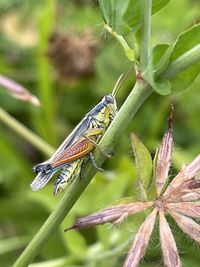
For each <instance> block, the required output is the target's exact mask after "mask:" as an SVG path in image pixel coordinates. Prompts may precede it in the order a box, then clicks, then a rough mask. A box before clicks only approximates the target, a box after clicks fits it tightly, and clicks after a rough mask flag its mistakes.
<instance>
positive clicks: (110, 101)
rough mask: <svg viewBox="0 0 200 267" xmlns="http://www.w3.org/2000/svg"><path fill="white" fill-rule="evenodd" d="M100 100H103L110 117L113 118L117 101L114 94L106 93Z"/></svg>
mask: <svg viewBox="0 0 200 267" xmlns="http://www.w3.org/2000/svg"><path fill="white" fill-rule="evenodd" d="M102 101H103V102H104V104H105V106H107V107H109V108H110V115H111V117H112V118H114V117H115V116H116V113H117V102H116V99H115V96H114V95H112V94H110V95H106V96H104V98H103V99H102Z"/></svg>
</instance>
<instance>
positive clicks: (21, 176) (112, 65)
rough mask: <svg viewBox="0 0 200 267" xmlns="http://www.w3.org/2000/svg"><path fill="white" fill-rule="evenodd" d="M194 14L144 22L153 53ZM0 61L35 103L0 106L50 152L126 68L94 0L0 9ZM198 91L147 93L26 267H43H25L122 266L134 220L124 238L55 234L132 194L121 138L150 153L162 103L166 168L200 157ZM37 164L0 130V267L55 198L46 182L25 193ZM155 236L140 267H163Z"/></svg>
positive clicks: (180, 7) (195, 255)
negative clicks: (169, 131) (169, 151)
mask: <svg viewBox="0 0 200 267" xmlns="http://www.w3.org/2000/svg"><path fill="white" fill-rule="evenodd" d="M199 15H200V4H199V1H198V0H196V1H195V0H182V1H178V0H173V1H171V2H170V3H169V4H168V5H167V6H165V7H164V8H163V9H162V10H161V11H160V12H158V13H157V14H155V15H154V16H153V26H152V27H153V33H152V46H154V45H156V44H157V43H166V42H172V41H174V40H175V38H176V37H177V35H178V34H179V33H180V32H182V31H184V30H186V29H187V28H189V27H190V26H191V25H193V24H195V23H196V22H198V21H199V20H200V17H199ZM131 41H132V40H131V39H129V42H130V43H131ZM72 44H76V45H77V47H80V54H79V53H78V52H77V50H73V49H71V48H70V47H71V46H72ZM0 55H1V56H0V73H2V74H4V75H7V76H8V77H10V78H12V79H14V80H15V81H16V82H18V83H21V84H22V85H23V86H24V87H26V88H27V89H28V90H29V91H30V92H31V93H32V94H34V95H36V96H37V97H38V98H39V99H40V101H41V104H42V105H41V107H39V108H38V107H34V106H31V104H29V103H24V102H20V101H17V100H16V99H14V98H11V97H10V96H8V95H6V94H5V93H4V91H3V90H1V88H0V105H1V107H2V108H3V109H5V110H6V111H7V112H9V113H10V114H11V115H12V116H13V117H15V118H16V119H18V120H19V121H20V122H22V123H23V124H24V125H26V126H27V127H28V128H29V129H31V130H32V131H33V132H35V133H37V134H38V135H39V136H41V137H42V138H43V139H44V140H45V141H47V142H48V143H49V144H50V145H52V146H54V147H55V148H56V147H57V146H58V145H59V144H60V143H61V141H62V140H63V139H64V138H65V137H66V136H67V134H68V133H69V132H70V131H71V130H72V129H73V127H74V126H75V125H76V124H77V123H78V122H79V121H80V119H81V118H82V117H83V116H84V114H85V113H87V112H88V111H89V110H90V108H91V107H92V106H94V104H95V103H97V102H98V101H99V100H100V99H101V97H102V96H103V95H105V94H107V93H110V92H111V90H112V88H113V86H114V84H115V82H116V80H117V78H118V77H119V75H120V74H121V73H122V72H127V71H128V70H129V69H130V66H131V65H130V63H129V62H128V60H127V59H126V58H125V56H124V54H123V51H122V50H121V48H120V46H119V45H118V44H117V43H116V41H115V40H113V39H112V38H110V36H107V35H105V33H104V31H103V25H102V19H101V14H100V10H99V7H98V3H97V1H94V0H93V1H92V0H74V1H67V0H57V1H56V0H50V1H48V0H46V1H45V0H43V1H39V0H26V1H22V0H9V1H7V0H0ZM82 55H83V59H81V60H82V61H83V62H80V58H82ZM80 64H82V65H81V66H82V67H80ZM77 68H80V69H78V70H77ZM133 80H134V77H130V78H129V79H128V81H127V82H125V84H124V86H123V88H122V89H121V91H120V92H119V95H118V99H117V100H118V104H119V106H120V105H121V104H122V103H123V100H124V99H125V98H126V96H127V94H128V92H129V91H130V90H131V86H132V85H133ZM199 88H200V79H199V77H198V78H197V80H196V81H195V82H194V83H193V84H192V85H191V86H190V88H189V89H187V90H185V91H183V92H182V93H179V94H176V95H173V96H167V97H162V96H158V95H155V94H154V95H152V96H151V97H150V98H149V99H148V101H146V103H145V104H144V105H143V106H142V108H141V109H140V110H139V112H138V113H137V115H136V117H135V118H134V121H133V122H132V123H131V124H130V125H129V127H128V129H127V130H126V131H125V132H124V134H123V136H122V137H121V139H120V141H119V142H118V145H117V147H116V149H115V157H114V158H113V159H112V160H111V161H107V162H106V163H105V165H104V169H106V172H105V173H103V174H102V173H98V174H97V175H96V177H95V179H94V180H93V181H92V183H91V184H90V186H89V187H88V189H87V190H86V191H85V192H84V194H83V195H82V196H81V198H80V199H79V200H78V202H77V203H76V205H75V206H74V208H73V209H72V211H71V212H70V215H69V216H68V217H67V219H65V221H64V222H63V223H62V225H61V226H60V228H59V229H58V230H57V231H56V232H55V234H54V235H53V236H52V238H51V239H50V240H49V241H48V242H47V244H46V245H45V246H44V248H43V249H42V250H41V251H40V254H39V255H38V256H37V258H36V260H35V261H36V262H42V261H43V262H46V263H45V264H46V265H45V264H44V263H37V264H33V265H31V266H38V267H39V266H41V267H42V266H60V267H61V266H87V267H88V266H89V267H90V266H91V267H92V266H102V267H106V266H113V267H117V266H122V262H123V261H124V258H125V254H126V252H127V251H128V247H127V246H126V242H127V239H129V236H130V232H135V231H136V229H137V227H138V225H139V223H140V222H141V220H142V219H143V218H142V216H141V218H139V217H138V216H137V220H136V219H135V220H134V219H133V222H132V224H131V227H128V229H115V228H113V227H110V225H104V226H99V227H97V228H96V229H87V230H84V231H80V232H76V231H71V232H68V233H67V234H64V232H63V229H64V228H66V227H68V226H69V225H70V224H71V223H73V221H74V219H75V218H77V217H80V216H83V215H86V214H88V213H91V212H94V211H97V210H99V209H101V208H103V207H105V206H106V205H108V204H110V203H112V202H114V201H116V200H117V199H119V198H121V197H130V196H135V195H136V193H135V190H134V189H135V180H136V178H137V177H136V171H135V166H134V159H133V152H132V150H131V146H130V132H135V133H136V134H137V135H138V136H139V137H140V139H141V140H142V141H143V142H144V144H145V145H146V146H147V147H148V148H149V149H150V151H152V152H154V150H155V148H156V147H157V146H158V144H159V142H160V140H161V138H162V135H163V133H164V131H165V129H166V118H167V114H168V112H169V108H170V103H173V104H174V108H175V116H174V117H175V118H174V139H175V154H174V161H173V164H174V167H175V169H176V168H180V166H181V165H182V164H183V163H187V162H189V161H190V160H192V159H193V158H194V156H196V155H197V154H199V151H200V124H199V116H200V104H199V103H200V101H199ZM46 158H47V156H46V155H45V154H44V153H42V152H41V151H39V150H38V149H36V148H34V146H33V145H32V144H30V143H28V142H27V141H25V140H24V139H23V138H22V137H21V136H19V135H17V134H16V133H15V132H13V130H11V129H10V128H9V127H7V126H5V125H4V124H3V123H2V122H1V121H0V265H1V266H4V267H7V266H11V265H12V263H13V262H14V261H15V260H16V258H17V257H18V256H19V254H20V253H21V251H22V250H23V248H24V246H25V245H26V244H27V243H28V242H29V241H30V240H31V238H32V237H33V236H34V234H35V233H36V232H37V231H38V229H39V228H40V226H41V225H42V224H43V222H44V221H45V220H46V218H47V217H48V215H49V214H50V213H51V211H52V210H53V209H54V208H55V207H56V205H57V203H58V202H59V200H60V198H61V197H62V194H60V195H59V196H57V197H54V196H53V194H52V189H53V186H52V183H53V182H51V183H49V184H48V185H47V186H46V187H45V188H44V189H42V190H41V191H39V192H32V191H31V189H30V187H29V184H30V183H31V181H32V179H33V178H34V174H33V173H32V166H33V165H34V164H36V163H39V162H41V161H43V160H45V159H46ZM136 197H137V196H135V198H136ZM91 203H93V204H92V205H91ZM170 225H171V226H172V231H173V232H174V234H175V237H176V240H177V245H178V248H179V251H180V255H181V259H182V261H183V264H184V266H193V267H195V266H199V260H200V255H199V248H198V247H197V245H195V244H194V243H193V242H191V241H190V240H189V239H188V238H187V237H186V236H185V235H184V234H183V233H181V231H180V230H177V227H176V226H175V224H174V223H173V222H172V221H171V222H170ZM154 232H155V233H154V234H153V237H152V241H151V244H150V247H149V248H148V251H147V254H146V256H145V259H144V261H143V263H142V265H141V266H149V267H150V266H162V256H161V252H160V248H159V241H158V231H157V229H155V231H154ZM124 242H125V245H124V246H125V248H123V244H124ZM121 246H122V247H121ZM96 255H98V256H99V257H96Z"/></svg>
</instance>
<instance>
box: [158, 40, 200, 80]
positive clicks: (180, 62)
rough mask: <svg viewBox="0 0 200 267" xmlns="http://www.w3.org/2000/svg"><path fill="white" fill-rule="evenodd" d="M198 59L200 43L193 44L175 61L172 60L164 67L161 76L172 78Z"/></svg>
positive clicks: (199, 57)
mask: <svg viewBox="0 0 200 267" xmlns="http://www.w3.org/2000/svg"><path fill="white" fill-rule="evenodd" d="M199 61H200V44H198V45H196V46H194V47H193V48H192V49H190V50H189V51H187V52H186V53H185V54H183V55H181V56H180V57H179V58H177V59H176V60H175V61H173V62H172V63H171V64H169V66H168V67H167V68H166V70H165V71H164V73H163V74H162V78H167V79H170V78H173V77H174V76H176V75H177V74H179V73H180V72H181V71H184V70H185V69H187V68H189V67H190V66H191V65H194V64H195V63H197V62H199Z"/></svg>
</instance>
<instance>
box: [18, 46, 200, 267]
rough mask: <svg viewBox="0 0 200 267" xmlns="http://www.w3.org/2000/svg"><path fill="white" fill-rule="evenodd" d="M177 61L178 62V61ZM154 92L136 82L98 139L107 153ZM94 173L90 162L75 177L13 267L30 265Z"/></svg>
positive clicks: (98, 158) (180, 64) (175, 68)
mask: <svg viewBox="0 0 200 267" xmlns="http://www.w3.org/2000/svg"><path fill="white" fill-rule="evenodd" d="M199 49H200V48H199ZM196 52H197V51H196V50H194V49H191V52H187V53H186V54H187V55H189V56H190V57H192V58H193V61H190V64H188V63H187V64H185V65H184V63H183V62H181V61H180V58H181V57H182V58H183V59H184V60H186V62H188V59H187V58H185V56H184V55H182V56H181V57H180V58H178V59H177V60H176V61H175V62H174V64H173V65H172V66H171V69H168V73H169V74H167V73H165V77H166V78H169V77H170V78H173V77H174V76H175V74H174V75H173V71H174V73H176V74H178V73H179V72H181V71H182V70H183V69H185V68H186V67H190V66H192V65H193V64H194V63H196V59H195V57H193V53H195V54H196ZM199 53H200V51H199ZM176 62H178V64H177V63H176ZM168 75H170V76H168ZM160 78H162V75H161V76H160ZM152 92H153V90H152V89H151V88H150V87H149V86H148V85H147V84H146V83H143V82H137V83H136V84H135V86H134V88H133V90H132V91H131V93H130V94H129V96H128V98H127V99H126V101H125V102H124V104H123V106H122V107H121V109H120V110H119V112H118V114H117V116H116V117H115V119H114V120H113V122H112V123H111V125H110V127H109V128H108V130H107V132H106V133H105V135H104V137H103V138H102V140H101V142H100V143H99V146H100V147H101V148H102V149H103V150H104V151H107V152H108V153H109V152H111V151H112V148H113V147H114V145H115V143H116V142H117V140H118V139H119V137H120V136H121V135H122V133H123V132H124V129H125V128H126V127H127V126H128V124H129V122H130V121H131V120H132V119H133V117H134V115H135V113H136V112H137V110H138V109H139V107H140V106H141V105H142V104H143V102H144V101H145V100H146V99H147V98H148V97H149V96H150V95H151V94H152ZM95 159H96V161H97V164H98V165H99V166H100V165H101V164H102V163H103V162H104V160H105V157H104V156H103V155H102V154H101V153H99V152H98V151H95ZM95 173H96V170H94V169H93V167H92V165H91V164H87V166H86V168H85V170H84V173H83V176H84V179H83V180H81V181H80V179H76V180H74V181H73V182H72V183H71V184H70V185H69V187H68V188H67V190H66V191H65V193H64V195H63V198H62V199H61V201H60V202H59V204H58V206H57V208H56V209H55V210H54V211H53V212H52V213H51V214H50V216H49V217H48V219H47V220H46V222H45V223H44V224H43V226H42V227H41V228H40V230H39V231H38V233H37V234H36V235H35V236H34V238H33V239H32V241H31V242H30V243H29V245H28V246H27V247H26V249H25V250H24V251H23V253H22V254H21V255H20V257H19V258H18V259H17V261H16V263H15V264H14V267H26V266H28V264H29V263H30V262H31V261H32V259H33V258H34V257H35V256H36V255H37V253H38V252H39V250H40V249H41V247H42V246H43V245H44V244H45V242H46V241H47V240H48V239H49V238H50V236H51V235H52V234H53V232H54V231H55V229H56V228H57V227H58V225H59V224H60V223H61V222H62V220H63V219H64V217H65V216H66V215H67V214H68V213H69V211H70V209H71V208H72V206H73V205H74V204H75V202H76V201H77V199H78V198H79V196H80V195H81V194H82V193H83V191H84V190H85V188H86V187H87V185H88V184H89V182H90V181H91V180H92V178H93V176H94V174H95Z"/></svg>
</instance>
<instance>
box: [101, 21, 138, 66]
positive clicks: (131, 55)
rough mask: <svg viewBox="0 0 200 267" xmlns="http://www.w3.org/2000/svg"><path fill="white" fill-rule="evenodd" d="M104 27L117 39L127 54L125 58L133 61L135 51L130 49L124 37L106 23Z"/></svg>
mask: <svg viewBox="0 0 200 267" xmlns="http://www.w3.org/2000/svg"><path fill="white" fill-rule="evenodd" d="M104 28H105V29H106V30H107V31H108V32H109V33H110V34H111V35H112V36H113V37H114V38H116V39H117V41H118V42H119V43H120V45H121V46H122V48H123V50H124V53H125V55H126V56H127V58H128V59H129V60H130V61H132V62H135V61H136V60H135V53H134V51H133V49H131V48H130V47H129V45H128V44H127V42H126V40H125V39H124V37H123V36H122V35H119V34H117V33H116V32H115V31H113V30H112V28H110V26H108V25H107V24H105V25H104Z"/></svg>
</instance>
